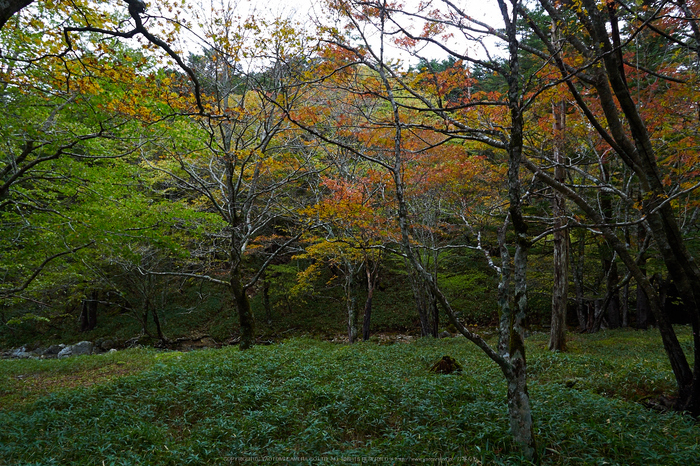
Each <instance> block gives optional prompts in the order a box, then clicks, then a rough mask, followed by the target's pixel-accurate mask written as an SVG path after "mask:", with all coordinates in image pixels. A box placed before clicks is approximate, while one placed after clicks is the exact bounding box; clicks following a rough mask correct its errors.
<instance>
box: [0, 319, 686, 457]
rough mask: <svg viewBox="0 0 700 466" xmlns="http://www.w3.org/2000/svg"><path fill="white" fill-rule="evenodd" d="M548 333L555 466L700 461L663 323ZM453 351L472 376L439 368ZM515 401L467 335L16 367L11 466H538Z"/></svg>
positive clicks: (548, 405)
mask: <svg viewBox="0 0 700 466" xmlns="http://www.w3.org/2000/svg"><path fill="white" fill-rule="evenodd" d="M680 335H681V338H682V340H683V341H684V343H685V344H688V345H689V344H690V331H689V330H688V329H681V330H680ZM546 342H547V335H545V334H535V335H532V336H530V337H529V338H528V348H529V365H530V371H531V379H530V394H531V396H532V403H533V411H534V416H535V428H536V436H537V441H538V443H539V448H540V455H541V462H542V464H624V465H631V464H640V465H642V464H643V465H652V464H658V465H674V464H683V465H690V464H696V462H697V458H698V457H700V425H698V424H697V423H696V422H695V421H693V420H692V419H691V418H689V417H687V416H683V415H680V414H677V413H662V412H658V411H655V410H650V409H648V408H646V407H645V406H644V405H643V402H644V401H645V400H648V399H653V398H655V397H658V396H660V395H667V396H668V395H672V393H673V388H674V384H673V377H672V374H671V372H670V370H669V368H668V364H667V362H666V360H665V355H664V353H663V350H662V348H661V343H660V339H659V337H658V335H657V334H656V332H654V331H648V332H640V331H633V330H620V331H606V332H601V333H599V334H595V335H573V336H571V339H570V342H569V346H570V351H569V352H568V353H549V352H547V351H546V350H545V349H544V347H545V345H546ZM443 355H450V356H453V357H454V358H456V359H457V360H458V361H459V362H460V364H461V365H462V366H463V367H464V371H463V372H462V373H460V374H452V375H441V374H433V373H430V372H429V370H428V369H429V368H430V366H431V365H432V364H433V363H434V362H435V361H437V360H438V359H440V358H441V357H442V356H443ZM505 399H506V394H505V385H504V382H503V379H502V377H501V374H500V373H499V370H498V369H497V368H496V366H495V365H494V364H492V363H491V362H490V361H488V360H487V359H486V358H485V357H484V356H483V355H482V354H480V352H479V351H478V350H477V349H476V348H474V347H473V345H471V344H470V343H469V342H467V341H466V340H465V339H463V338H461V337H460V338H452V339H443V340H432V339H423V340H420V341H418V342H415V343H410V344H403V343H397V344H393V345H388V346H386V345H379V344H377V342H375V341H370V342H366V343H360V344H356V345H354V346H349V345H341V344H331V343H328V342H321V341H318V340H312V339H304V338H295V339H291V340H288V341H285V342H284V343H281V344H275V345H270V346H259V347H255V348H254V349H253V350H250V351H247V352H241V351H238V349H237V348H236V347H228V348H223V349H219V350H204V351H196V352H189V353H181V352H159V351H156V350H153V349H133V350H127V351H122V352H118V353H113V354H107V355H100V356H88V357H77V358H73V359H66V360H61V361H56V360H43V361H42V360H37V361H29V360H4V361H0V426H2V428H0V464H22V465H51V464H56V465H67V464H85V465H94V464H105V465H131V464H133V465H136V464H152V465H160V464H164V465H167V464H172V465H181V464H338V463H341V464H342V463H348V464H352V463H355V464H357V463H360V462H361V461H362V459H363V458H364V462H366V463H369V462H370V461H371V462H372V463H373V464H426V463H432V464H527V463H526V462H524V460H522V458H520V457H519V455H518V452H517V449H516V448H514V447H513V446H512V445H511V442H510V439H509V434H508V419H507V412H506V404H505ZM438 459H440V460H439V461H438Z"/></svg>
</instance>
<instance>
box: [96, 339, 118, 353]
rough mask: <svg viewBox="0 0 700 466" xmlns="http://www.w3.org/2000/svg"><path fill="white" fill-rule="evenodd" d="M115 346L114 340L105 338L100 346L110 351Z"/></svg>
mask: <svg viewBox="0 0 700 466" xmlns="http://www.w3.org/2000/svg"><path fill="white" fill-rule="evenodd" d="M114 346H115V344H114V341H113V340H105V341H103V342H102V344H101V345H100V348H102V349H103V350H105V351H109V350H111V349H114Z"/></svg>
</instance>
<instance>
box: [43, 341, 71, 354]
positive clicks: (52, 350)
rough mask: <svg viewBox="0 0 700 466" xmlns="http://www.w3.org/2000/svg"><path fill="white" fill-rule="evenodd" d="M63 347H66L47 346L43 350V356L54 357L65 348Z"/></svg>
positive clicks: (62, 345)
mask: <svg viewBox="0 0 700 466" xmlns="http://www.w3.org/2000/svg"><path fill="white" fill-rule="evenodd" d="M65 347H66V345H64V344H60V345H51V346H49V347H48V348H46V350H44V353H43V355H44V356H55V355H57V354H58V353H60V352H61V350H62V349H63V348H65Z"/></svg>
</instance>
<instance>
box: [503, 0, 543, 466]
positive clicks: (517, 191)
mask: <svg viewBox="0 0 700 466" xmlns="http://www.w3.org/2000/svg"><path fill="white" fill-rule="evenodd" d="M498 5H499V8H500V10H501V16H502V17H503V21H504V22H505V26H506V27H505V31H506V36H507V38H508V52H509V53H508V55H509V57H508V67H509V70H508V73H507V74H506V81H507V83H508V107H509V110H510V125H511V126H510V134H509V140H508V146H507V148H508V201H509V204H510V205H509V207H508V214H509V215H510V220H511V222H512V224H513V232H514V233H515V254H514V256H513V284H514V298H515V302H514V308H513V309H512V314H511V315H510V316H509V321H510V329H509V330H510V332H509V334H510V339H509V340H510V341H509V345H508V347H509V361H510V364H511V366H512V371H510V372H509V373H507V374H506V378H507V380H508V413H509V417H510V430H511V434H512V435H513V439H514V440H515V442H516V443H517V444H518V445H519V447H520V448H521V450H522V452H523V455H524V456H525V457H526V458H527V459H529V460H533V459H536V456H537V448H536V445H535V436H534V429H533V422H532V412H531V409H530V396H529V394H528V390H527V363H526V360H525V328H524V325H525V319H526V317H527V311H528V303H527V252H528V248H529V241H528V238H527V224H526V223H525V219H524V218H523V215H522V209H521V186H520V166H521V163H522V158H523V154H522V151H523V124H524V123H523V121H524V118H523V107H522V100H521V99H522V87H521V79H522V76H521V75H520V61H519V58H518V57H519V53H520V51H519V43H518V31H517V27H516V19H517V17H518V15H517V14H516V13H513V15H512V16H511V14H510V12H509V8H508V5H506V2H505V0H498ZM521 6H522V5H521V4H520V2H513V4H512V7H513V11H518V8H520V7H521Z"/></svg>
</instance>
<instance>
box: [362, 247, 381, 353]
mask: <svg viewBox="0 0 700 466" xmlns="http://www.w3.org/2000/svg"><path fill="white" fill-rule="evenodd" d="M370 262H371V261H370V260H369V259H367V258H366V259H365V274H366V276H367V299H366V300H365V314H364V318H363V320H362V340H363V341H367V340H369V329H370V323H371V320H372V298H373V297H374V289H375V288H376V287H377V277H378V275H379V274H378V272H379V260H377V261H376V262H374V264H373V265H372V264H370Z"/></svg>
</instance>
